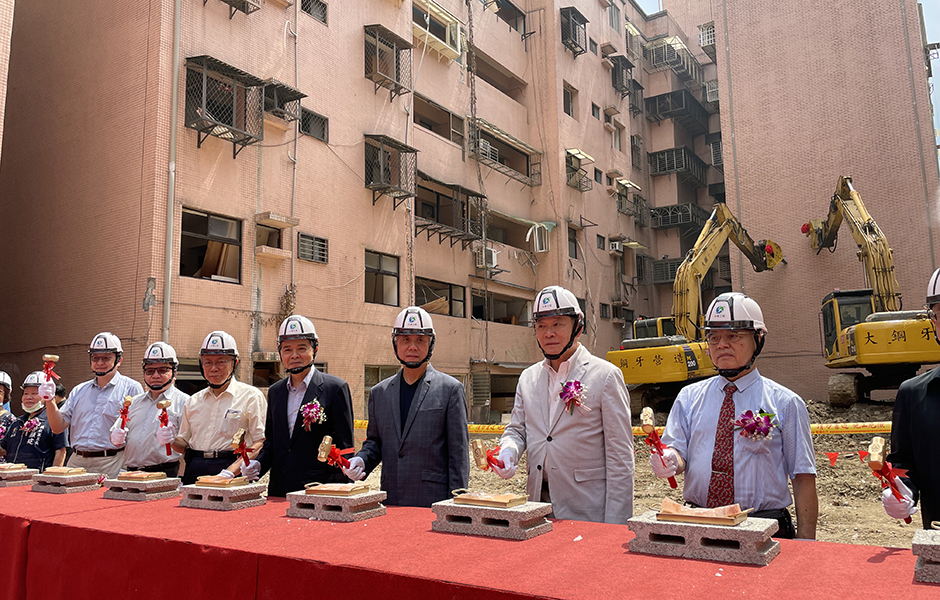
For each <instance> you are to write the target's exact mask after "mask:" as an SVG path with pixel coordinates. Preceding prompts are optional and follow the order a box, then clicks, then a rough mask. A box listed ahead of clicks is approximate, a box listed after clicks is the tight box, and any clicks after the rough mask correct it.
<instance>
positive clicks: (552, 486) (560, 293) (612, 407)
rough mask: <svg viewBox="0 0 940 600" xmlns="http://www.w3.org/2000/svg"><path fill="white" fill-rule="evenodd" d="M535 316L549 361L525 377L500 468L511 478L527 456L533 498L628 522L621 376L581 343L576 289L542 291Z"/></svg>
mask: <svg viewBox="0 0 940 600" xmlns="http://www.w3.org/2000/svg"><path fill="white" fill-rule="evenodd" d="M532 316H533V319H534V320H535V336H536V339H537V340H538V344H539V348H541V350H542V354H544V355H545V360H544V361H542V362H540V363H536V364H534V365H532V366H531V367H529V368H528V369H526V370H525V371H523V373H522V375H521V376H520V377H519V383H518V385H517V386H516V400H515V404H514V406H513V409H512V420H511V422H510V424H509V425H508V426H507V427H506V430H505V432H504V433H503V436H502V439H501V440H500V446H501V450H500V453H499V460H501V461H502V462H503V468H497V469H495V470H496V472H497V474H499V476H500V477H502V478H504V479H509V478H510V477H512V476H513V475H514V474H515V472H516V465H517V464H518V461H519V457H520V456H521V455H522V452H523V451H528V468H529V474H528V480H527V484H526V488H527V491H528V494H529V500H532V501H542V502H551V504H552V511H553V513H554V516H555V517H557V518H559V519H572V520H577V521H595V522H603V523H621V524H623V523H626V522H627V519H629V518H630V517H631V516H633V473H634V463H633V430H632V427H631V424H630V396H629V393H628V392H627V387H626V385H625V384H624V382H623V374H622V373H621V372H620V369H618V368H617V367H615V366H614V365H612V364H611V363H609V362H607V361H606V360H603V359H601V358H598V357H596V356H593V355H592V354H591V353H590V352H588V351H587V349H586V348H584V347H583V346H582V345H581V344H580V343H578V342H577V338H578V336H579V335H580V334H581V331H582V330H583V328H584V314H583V313H582V312H581V308H580V306H579V305H578V300H577V298H575V296H574V294H572V293H571V292H570V291H568V290H566V289H564V288H562V287H559V286H549V287H547V288H545V289H543V290H542V291H541V292H539V293H538V295H537V296H536V297H535V310H534V312H533V315H532Z"/></svg>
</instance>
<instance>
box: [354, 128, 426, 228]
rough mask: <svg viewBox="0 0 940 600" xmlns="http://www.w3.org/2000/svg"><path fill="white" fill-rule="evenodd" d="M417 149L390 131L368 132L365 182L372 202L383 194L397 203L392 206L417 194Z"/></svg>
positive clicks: (394, 206) (394, 207)
mask: <svg viewBox="0 0 940 600" xmlns="http://www.w3.org/2000/svg"><path fill="white" fill-rule="evenodd" d="M417 155H418V151H417V150H415V149H414V148H412V147H411V146H406V145H405V144H403V143H401V142H399V141H398V140H395V139H393V138H390V137H388V136H387V135H366V136H365V178H364V179H365V185H366V187H367V188H368V189H370V190H372V204H373V205H375V203H376V201H377V200H378V199H379V197H380V196H383V195H384V196H388V197H389V198H391V199H392V202H393V203H394V204H393V206H392V210H394V209H396V208H398V205H399V204H402V203H403V202H405V201H406V200H407V199H408V198H412V197H414V195H415V191H416V190H415V185H416V181H417V171H418V168H417V167H418V160H417V158H418V156H417Z"/></svg>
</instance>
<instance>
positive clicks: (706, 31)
mask: <svg viewBox="0 0 940 600" xmlns="http://www.w3.org/2000/svg"><path fill="white" fill-rule="evenodd" d="M698 41H699V46H702V47H703V48H704V47H705V46H714V45H715V24H714V23H706V24H705V25H702V26H701V29H700V30H699V34H698Z"/></svg>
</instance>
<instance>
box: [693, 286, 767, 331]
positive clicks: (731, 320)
mask: <svg viewBox="0 0 940 600" xmlns="http://www.w3.org/2000/svg"><path fill="white" fill-rule="evenodd" d="M711 329H751V330H753V331H763V332H764V333H766V332H767V326H766V325H764V314H763V313H762V312H761V309H760V306H758V304H757V302H755V301H754V299H753V298H749V297H748V296H745V295H744V294H742V293H741V292H727V293H724V294H721V295H719V296H718V297H716V298H715V299H714V300H712V303H711V304H709V305H708V312H706V313H705V330H706V331H709V330H711Z"/></svg>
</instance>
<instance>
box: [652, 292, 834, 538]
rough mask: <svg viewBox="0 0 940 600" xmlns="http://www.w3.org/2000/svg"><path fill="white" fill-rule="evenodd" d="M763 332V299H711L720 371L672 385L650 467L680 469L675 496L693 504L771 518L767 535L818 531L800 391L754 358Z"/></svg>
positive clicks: (711, 331) (734, 295) (711, 336)
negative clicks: (772, 527) (660, 446)
mask: <svg viewBox="0 0 940 600" xmlns="http://www.w3.org/2000/svg"><path fill="white" fill-rule="evenodd" d="M766 334H767V327H766V326H765V325H764V317H763V314H762V313H761V309H760V306H758V305H757V302H755V301H754V300H752V299H751V298H749V297H747V296H745V295H744V294H742V293H740V292H731V293H727V294H721V295H720V296H718V297H717V298H715V299H714V300H713V301H712V303H711V305H710V306H709V307H708V312H707V314H706V317H705V339H706V341H707V342H708V354H709V356H710V357H711V359H712V362H713V363H714V364H715V366H716V367H717V368H718V375H717V376H715V377H711V378H709V379H706V380H705V381H700V382H698V383H694V384H692V385H688V386H686V387H684V388H682V391H680V392H679V395H678V397H677V398H676V402H675V404H674V405H673V407H672V411H671V412H670V413H669V420H668V421H667V423H666V430H665V432H664V433H663V436H662V439H663V443H664V444H666V445H667V446H669V448H667V449H666V451H665V453H664V456H663V458H662V459H660V457H659V455H657V454H652V455H651V456H650V466H651V467H652V469H653V472H654V473H655V474H656V476H657V477H662V478H667V477H672V476H674V475H676V474H677V473H683V472H684V473H685V480H684V482H683V489H682V495H683V498H685V500H686V502H687V503H689V504H691V505H693V506H697V507H708V508H714V507H718V506H727V505H729V504H734V503H737V504H739V505H741V508H744V509H747V508H753V509H754V510H755V512H754V513H753V514H752V515H751V516H753V517H760V518H765V519H776V520H777V523H778V525H779V529H778V531H777V533H776V534H775V536H774V537H782V538H793V537H794V535H795V536H796V537H799V538H802V539H816V520H817V517H818V514H819V502H818V498H817V495H816V459H815V454H814V452H813V439H812V436H811V435H810V428H809V413H808V412H807V410H806V404H805V403H804V402H803V400H802V398H800V397H799V396H797V395H796V394H795V393H793V392H792V391H790V390H788V389H787V388H785V387H783V386H781V385H779V384H777V383H776V382H774V381H772V380H770V379H767V378H766V377H762V376H761V374H760V373H759V372H758V371H757V368H756V367H755V366H754V362H755V361H756V360H757V355H758V354H760V351H761V349H762V348H763V347H764V341H765V336H766ZM762 417H766V418H762ZM758 419H759V421H758ZM788 482H790V483H792V485H793V495H792V497H791V495H790V487H789V485H788ZM791 502H792V503H794V504H795V505H796V519H797V525H796V528H795V529H794V527H793V520H792V518H791V516H790V511H789V510H788V508H787V507H789V506H790V504H791Z"/></svg>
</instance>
